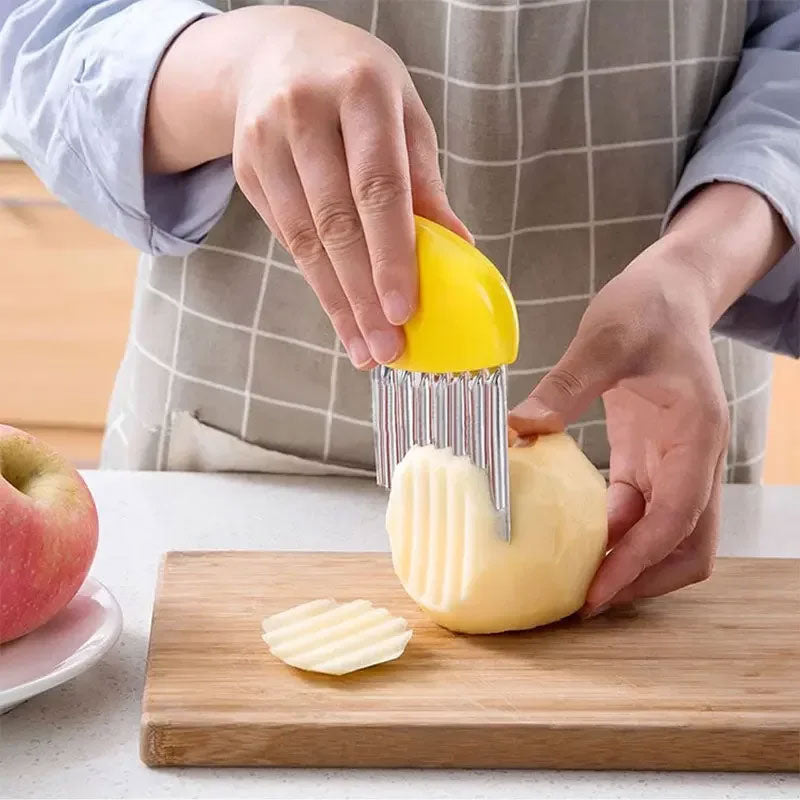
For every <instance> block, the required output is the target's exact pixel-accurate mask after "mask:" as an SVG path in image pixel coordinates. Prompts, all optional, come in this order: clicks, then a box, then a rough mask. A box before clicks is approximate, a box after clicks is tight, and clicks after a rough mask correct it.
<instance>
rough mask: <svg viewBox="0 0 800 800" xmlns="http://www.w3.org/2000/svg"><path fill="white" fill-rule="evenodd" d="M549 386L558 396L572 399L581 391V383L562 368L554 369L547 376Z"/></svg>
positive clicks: (574, 375) (576, 377)
mask: <svg viewBox="0 0 800 800" xmlns="http://www.w3.org/2000/svg"><path fill="white" fill-rule="evenodd" d="M547 381H548V382H549V384H550V386H551V387H552V388H554V389H556V391H558V392H559V393H560V394H562V395H565V396H567V397H574V396H575V395H578V394H580V393H581V392H582V391H583V388H584V386H583V381H581V379H580V378H579V377H578V376H577V375H576V374H575V373H574V372H572V371H570V370H568V369H565V368H564V367H555V368H554V369H552V370H550V372H549V373H548V375H547Z"/></svg>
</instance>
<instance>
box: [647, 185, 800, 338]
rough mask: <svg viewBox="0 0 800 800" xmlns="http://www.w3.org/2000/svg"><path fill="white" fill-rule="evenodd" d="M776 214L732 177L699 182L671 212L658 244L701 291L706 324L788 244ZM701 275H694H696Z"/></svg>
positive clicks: (721, 312)
mask: <svg viewBox="0 0 800 800" xmlns="http://www.w3.org/2000/svg"><path fill="white" fill-rule="evenodd" d="M791 244H792V237H791V236H790V234H789V231H788V230H787V228H786V225H785V224H784V222H783V220H782V218H781V216H780V214H778V213H777V211H776V210H775V209H774V207H773V206H772V205H771V203H770V202H769V201H767V200H766V199H765V198H764V197H763V195H761V194H759V193H758V192H756V191H755V190H753V189H750V188H749V187H747V186H744V185H741V184H736V183H721V182H720V183H713V184H708V185H706V186H703V187H701V188H700V189H699V190H698V191H697V192H696V193H695V194H694V195H693V196H692V197H690V198H689V200H688V201H687V202H686V203H685V205H684V206H683V207H682V208H681V209H680V210H679V211H678V213H677V214H676V215H675V216H674V217H673V218H672V220H671V222H670V224H669V226H668V227H667V230H666V232H665V234H664V236H663V237H662V239H661V240H660V241H659V242H658V243H657V245H656V248H657V249H658V250H659V251H660V252H661V253H662V254H663V255H664V256H665V257H667V258H668V259H669V261H670V262H671V263H674V264H677V265H680V267H678V268H682V269H685V270H686V273H687V274H686V277H687V278H691V280H689V281H688V283H687V286H693V285H696V286H698V287H700V289H699V290H700V291H702V292H703V295H704V299H705V301H706V303H707V308H708V311H709V324H714V323H715V322H716V321H717V320H718V319H719V318H720V317H721V316H722V314H723V313H724V312H725V311H726V309H728V308H729V307H730V306H731V305H732V304H733V303H734V302H735V301H736V300H737V299H738V298H739V297H741V296H742V295H743V294H744V293H745V292H746V291H747V290H748V289H749V288H750V287H751V286H753V284H755V283H756V282H757V281H758V280H760V279H761V278H762V277H764V275H766V274H767V272H768V271H769V270H770V269H771V268H772V267H773V266H774V265H775V264H776V263H777V262H778V261H779V260H780V258H781V257H782V256H783V255H784V254H785V253H786V252H787V250H788V249H789V248H790V247H791ZM698 277H699V278H700V280H699V281H696V280H695V279H696V278H698Z"/></svg>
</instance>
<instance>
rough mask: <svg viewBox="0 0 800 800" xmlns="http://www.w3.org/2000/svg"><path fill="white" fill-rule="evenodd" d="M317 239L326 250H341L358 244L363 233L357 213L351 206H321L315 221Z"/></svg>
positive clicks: (330, 204)
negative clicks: (317, 233)
mask: <svg viewBox="0 0 800 800" xmlns="http://www.w3.org/2000/svg"><path fill="white" fill-rule="evenodd" d="M315 222H316V225H317V230H318V231H319V238H320V239H321V240H322V242H323V243H324V245H325V247H326V248H331V249H334V250H342V249H346V248H348V247H351V246H352V245H354V244H355V243H356V242H358V241H359V240H360V239H361V238H362V236H363V232H362V230H361V220H360V219H359V217H358V212H357V211H356V210H355V208H353V207H352V206H349V205H345V204H343V203H338V202H332V203H327V204H325V205H323V206H322V207H321V208H320V210H319V211H318V212H317V214H316V219H315Z"/></svg>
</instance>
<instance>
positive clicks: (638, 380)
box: [509, 182, 792, 616]
mask: <svg viewBox="0 0 800 800" xmlns="http://www.w3.org/2000/svg"><path fill="white" fill-rule="evenodd" d="M791 243H792V238H791V236H790V235H789V232H788V230H787V228H786V225H785V224H784V222H783V220H782V218H781V216H780V214H778V212H777V211H776V210H775V209H774V208H773V207H772V205H771V204H770V203H769V202H768V201H767V200H766V199H765V198H764V197H763V196H762V195H761V194H759V193H758V192H756V191H755V190H753V189H750V188H748V187H747V186H741V185H738V184H733V183H723V182H720V183H713V184H708V185H706V186H704V187H703V188H701V189H699V190H698V191H697V192H695V193H694V194H693V195H692V196H691V197H690V199H689V200H688V201H687V202H686V203H685V204H684V205H683V207H682V208H681V210H680V211H679V212H678V213H677V214H676V215H675V217H674V218H673V219H672V221H671V223H670V225H669V228H668V230H667V233H666V234H665V235H664V237H663V238H662V239H660V240H659V241H657V242H656V243H655V244H653V245H652V246H651V247H649V248H648V249H647V250H645V252H644V253H642V254H641V255H640V256H639V257H638V258H636V259H635V260H634V261H632V262H631V263H630V264H629V265H628V266H627V267H626V268H625V270H624V271H623V272H622V273H621V274H620V275H618V276H617V277H616V278H615V279H614V280H612V281H611V282H610V283H608V284H607V285H606V286H604V287H603V289H602V290H601V291H600V292H599V293H598V294H597V296H596V297H595V298H594V300H592V302H591V303H590V304H589V308H588V309H587V310H586V313H585V314H584V316H583V319H582V320H581V324H580V326H579V328H578V332H577V335H576V336H575V339H574V340H573V342H572V344H571V345H570V346H569V349H568V350H567V352H566V354H565V355H564V357H563V358H562V359H561V361H560V362H559V363H558V364H557V365H556V366H555V367H554V368H553V369H552V370H551V371H550V373H549V374H548V375H546V376H545V377H544V378H543V379H542V381H541V382H540V383H539V385H538V386H537V387H536V388H535V389H534V390H533V392H532V393H531V395H530V397H528V399H527V400H525V401H524V402H523V403H521V404H520V405H519V406H518V407H517V408H516V409H514V410H513V411H512V412H511V414H510V416H509V423H510V425H511V427H512V428H513V429H514V430H516V432H517V433H519V434H521V435H523V436H531V435H534V434H537V433H548V432H552V431H556V430H561V429H563V427H564V426H565V425H566V424H568V423H570V422H573V421H574V420H576V419H577V418H578V417H579V416H580V415H581V414H582V413H583V412H584V411H585V410H586V408H588V406H589V404H590V403H591V402H592V400H594V399H595V398H596V397H598V396H600V395H602V396H603V401H604V403H605V408H606V417H607V422H608V438H609V442H610V444H611V463H610V487H609V491H608V532H609V547H610V552H609V553H608V554H607V555H606V558H605V559H604V561H603V562H602V564H601V565H600V568H599V569H598V571H597V574H596V575H595V577H594V580H593V582H592V584H591V586H590V587H589V591H588V593H587V596H586V602H585V605H584V608H583V614H584V616H591V615H592V614H596V613H599V612H600V611H602V610H604V608H605V607H607V606H609V605H614V604H621V603H626V602H629V601H631V600H634V599H636V598H638V597H652V596H654V595H660V594H666V593H667V592H671V591H672V590H674V589H679V588H681V587H682V586H686V585H688V584H690V583H695V582H696V581H701V580H703V579H704V578H707V577H708V576H709V575H710V573H711V569H712V567H713V564H714V555H715V552H716V547H717V535H718V528H719V517H720V493H721V487H720V484H721V481H722V470H723V468H724V465H725V451H726V449H727V443H728V425H729V420H728V407H727V403H726V401H725V393H724V390H723V387H722V381H721V378H720V374H719V368H718V367H717V362H716V359H715V358H714V350H713V347H712V345H711V336H710V329H711V326H712V325H713V324H714V323H715V322H716V321H717V319H719V317H720V316H721V315H722V313H723V312H724V311H725V309H727V308H728V307H729V306H730V305H731V304H732V303H733V302H734V301H735V300H736V298H737V297H740V296H741V295H742V294H744V292H746V291H747V289H748V288H749V287H750V286H752V285H753V284H754V283H755V282H756V281H757V280H758V279H759V278H761V277H762V276H764V275H765V274H766V273H767V272H768V271H769V270H770V269H771V267H772V266H773V265H774V264H775V263H776V262H777V261H778V260H779V259H780V258H781V257H782V256H783V254H784V253H786V251H787V250H788V249H789V247H790V246H791Z"/></svg>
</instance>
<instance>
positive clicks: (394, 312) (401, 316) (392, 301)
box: [383, 289, 411, 325]
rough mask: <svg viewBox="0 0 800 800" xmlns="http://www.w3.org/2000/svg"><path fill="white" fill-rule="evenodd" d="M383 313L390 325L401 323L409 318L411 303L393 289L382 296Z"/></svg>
mask: <svg viewBox="0 0 800 800" xmlns="http://www.w3.org/2000/svg"><path fill="white" fill-rule="evenodd" d="M383 313H384V314H386V319H388V320H389V322H391V323H392V325H403V324H405V323H406V322H408V320H409V319H410V318H411V305H410V303H409V302H408V300H406V299H405V297H403V295H401V294H400V292H397V291H395V290H394V289H393V290H392V291H391V292H387V293H386V294H385V295H384V298H383Z"/></svg>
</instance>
